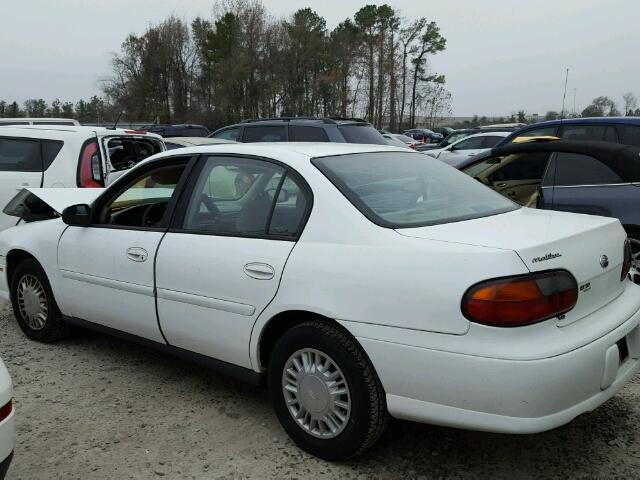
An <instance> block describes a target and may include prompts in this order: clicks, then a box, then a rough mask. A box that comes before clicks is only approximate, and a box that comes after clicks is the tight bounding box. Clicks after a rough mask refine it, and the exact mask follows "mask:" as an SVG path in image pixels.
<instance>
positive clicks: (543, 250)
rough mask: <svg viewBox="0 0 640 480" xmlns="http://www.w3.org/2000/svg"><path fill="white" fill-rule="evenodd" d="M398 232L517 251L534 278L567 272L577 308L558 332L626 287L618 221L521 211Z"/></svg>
mask: <svg viewBox="0 0 640 480" xmlns="http://www.w3.org/2000/svg"><path fill="white" fill-rule="evenodd" d="M397 232H398V233H400V234H401V235H406V236H410V237H417V238H428V239H432V240H440V241H446V242H452V243H463V244H468V245H476V246H485V247H492V248H501V249H505V250H513V251H515V252H516V253H517V254H518V255H519V256H520V258H521V259H522V261H523V262H524V264H525V265H526V266H527V268H528V269H529V271H531V272H539V271H544V270H551V269H565V270H568V271H569V272H571V273H572V274H573V276H574V277H575V278H576V280H577V282H578V288H579V295H578V303H577V304H576V306H575V308H574V309H573V310H571V311H570V312H569V313H567V314H566V315H565V316H564V317H561V318H559V319H558V325H559V326H564V325H568V324H571V323H573V322H575V321H577V320H579V319H580V318H583V317H584V316H586V315H588V314H590V313H592V312H594V311H595V310H597V309H599V308H601V307H603V306H604V305H606V304H607V303H609V302H611V301H613V300H614V299H615V298H616V297H618V296H619V295H620V294H621V293H622V292H623V290H624V287H625V282H621V281H620V273H621V271H622V263H623V260H624V241H625V238H626V233H625V231H624V229H623V228H622V226H621V225H620V222H619V221H618V220H617V219H614V218H606V217H597V216H591V215H579V214H572V213H565V212H554V211H548V210H534V209H529V208H521V209H518V210H514V211H512V212H508V213H504V214H501V215H493V216H490V217H484V218H478V219H474V220H469V221H464V222H456V223H448V224H443V225H434V226H430V227H419V228H405V229H398V230H397ZM604 257H606V259H605V258H604Z"/></svg>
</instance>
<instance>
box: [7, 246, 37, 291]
mask: <svg viewBox="0 0 640 480" xmlns="http://www.w3.org/2000/svg"><path fill="white" fill-rule="evenodd" d="M6 258H7V260H6V261H7V283H8V284H9V285H11V280H12V278H13V272H15V270H16V267H17V266H18V265H19V264H20V262H22V261H24V260H27V259H33V260H35V261H36V262H38V263H39V264H40V265H41V266H42V263H41V262H40V261H39V260H38V259H37V258H36V257H35V256H34V255H33V254H32V253H31V252H28V251H27V250H23V249H21V248H14V249H12V250H10V251H9V252H7V257H6Z"/></svg>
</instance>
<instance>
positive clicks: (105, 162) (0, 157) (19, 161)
mask: <svg viewBox="0 0 640 480" xmlns="http://www.w3.org/2000/svg"><path fill="white" fill-rule="evenodd" d="M164 150H166V147H165V144H164V142H163V140H162V137H160V136H159V135H155V134H153V133H147V132H144V131H140V130H124V129H111V128H103V127H83V126H26V125H25V126H16V127H1V128H0V210H2V209H3V208H4V207H5V205H6V204H7V203H8V202H9V200H11V199H12V198H13V197H14V196H15V195H16V192H17V191H20V190H22V189H23V188H26V187H36V188H37V187H52V188H65V187H66V188H69V187H73V188H75V187H86V188H103V187H105V186H106V185H108V184H109V183H110V182H112V181H114V180H115V179H116V178H117V177H119V176H120V175H122V173H124V171H126V170H128V169H129V168H131V167H133V166H134V165H135V164H137V163H138V162H140V161H141V160H144V159H145V158H147V157H149V156H151V155H154V154H156V153H159V152H162V151H164ZM15 224H16V219H15V217H9V216H7V215H5V214H4V213H0V231H1V230H4V229H5V228H8V227H10V226H13V225H15Z"/></svg>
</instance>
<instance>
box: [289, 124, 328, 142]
mask: <svg viewBox="0 0 640 480" xmlns="http://www.w3.org/2000/svg"><path fill="white" fill-rule="evenodd" d="M289 141H290V142H328V141H329V137H328V136H327V133H326V132H325V131H324V129H322V128H319V127H303V126H290V127H289Z"/></svg>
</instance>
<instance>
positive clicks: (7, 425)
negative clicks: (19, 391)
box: [0, 269, 15, 480]
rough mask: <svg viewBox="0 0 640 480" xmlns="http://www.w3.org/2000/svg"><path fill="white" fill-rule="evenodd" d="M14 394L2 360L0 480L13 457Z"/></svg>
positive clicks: (0, 374)
mask: <svg viewBox="0 0 640 480" xmlns="http://www.w3.org/2000/svg"><path fill="white" fill-rule="evenodd" d="M1 271H2V270H1V269H0V272H1ZM12 396H13V394H12V386H11V377H9V372H7V369H6V367H5V366H4V363H2V360H0V480H2V479H4V476H5V475H6V473H7V470H8V469H9V464H10V463H11V459H12V458H13V446H14V443H15V439H14V436H15V420H14V417H15V413H14V409H13V404H12V401H11V400H12Z"/></svg>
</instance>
